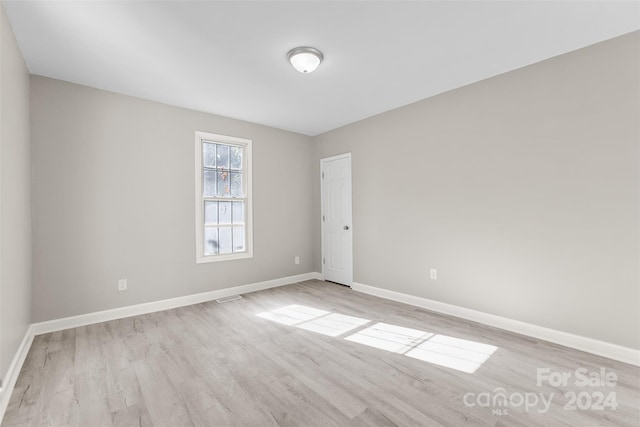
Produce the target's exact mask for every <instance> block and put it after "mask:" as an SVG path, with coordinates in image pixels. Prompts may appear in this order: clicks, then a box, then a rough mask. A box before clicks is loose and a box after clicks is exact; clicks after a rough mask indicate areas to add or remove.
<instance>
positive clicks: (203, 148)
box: [196, 132, 253, 263]
mask: <svg viewBox="0 0 640 427" xmlns="http://www.w3.org/2000/svg"><path fill="white" fill-rule="evenodd" d="M251 212H252V208H251V140H249V139H243V138H235V137H231V136H224V135H216V134H212V133H205V132H196V262H198V263H202V262H214V261H225V260H232V259H241V258H251V257H252V256H253V233H252V229H251V225H252V221H251Z"/></svg>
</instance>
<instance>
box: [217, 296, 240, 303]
mask: <svg viewBox="0 0 640 427" xmlns="http://www.w3.org/2000/svg"><path fill="white" fill-rule="evenodd" d="M240 298H242V297H241V296H240V295H231V296H230V297H224V298H220V299H217V300H216V302H217V303H218V304H222V303H223V302H229V301H235V300H237V299H240Z"/></svg>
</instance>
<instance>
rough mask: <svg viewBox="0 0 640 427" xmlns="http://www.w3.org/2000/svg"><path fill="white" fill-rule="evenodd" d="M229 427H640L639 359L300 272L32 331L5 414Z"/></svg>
mask: <svg viewBox="0 0 640 427" xmlns="http://www.w3.org/2000/svg"><path fill="white" fill-rule="evenodd" d="M493 350H495V351H493ZM484 358H486V360H485V361H483V359H484ZM459 363H460V365H459V366H458V364H459ZM474 363H475V365H474ZM476 368H477V369H476ZM538 368H549V372H551V373H554V374H558V375H560V374H562V373H569V375H571V378H570V379H569V380H568V382H567V384H563V383H560V384H557V383H556V384H553V385H552V384H549V382H548V381H544V382H543V383H542V384H541V385H540V386H538V385H537V369H538ZM579 368H583V369H584V372H585V373H594V374H593V375H596V374H595V373H600V372H601V369H604V370H605V374H606V373H613V374H615V375H616V377H617V380H616V381H615V385H609V386H602V385H599V386H594V387H586V386H580V385H579V384H576V380H577V379H579V378H580V377H579V376H578V377H577V376H576V372H575V371H576V369H579ZM460 369H462V370H460ZM474 369H475V370H474ZM465 370H466V371H465ZM580 372H582V371H580ZM570 393H575V394H576V397H578V398H577V403H576V408H575V410H573V409H570V408H571V405H570V404H571V401H570V400H571V394H570ZM599 393H602V396H603V397H606V396H609V395H610V393H614V395H613V396H614V397H615V402H616V403H617V407H616V408H615V410H614V409H612V408H611V407H606V408H605V409H603V410H596V409H590V408H591V407H592V406H591V405H592V404H594V403H598V401H599V400H600V394H599ZM500 396H503V397H506V399H502V400H501V399H499V397H500ZM534 397H536V398H537V399H538V403H537V405H535V406H533V405H530V406H529V407H528V408H527V407H526V406H525V403H524V402H525V400H526V401H528V402H529V403H530V404H533V402H534ZM542 398H545V399H550V404H549V407H548V410H545V406H544V405H543V403H542V402H541V401H540V400H541V399H542ZM587 400H588V401H587ZM608 403H613V401H612V400H611V399H610V400H609V401H608ZM567 404H569V407H566V405H567ZM581 407H582V409H581ZM227 425H238V426H334V425H335V426H395V425H398V426H416V425H425V426H432V425H434V426H435V425H445V426H460V425H487V426H506V425H527V426H529V425H531V426H552V425H559V426H589V425H615V426H638V425H640V368H636V367H633V366H631V365H626V364H623V363H618V362H614V361H611V360H609V359H604V358H601V357H597V356H593V355H590V354H587V353H583V352H579V351H575V350H571V349H567V348H564V347H561V346H557V345H554V344H550V343H546V342H541V341H538V340H535V339H532V338H528V337H524V336H520V335H517V334H512V333H509V332H505V331H501V330H499V329H495V328H491V327H486V326H483V325H480V324H476V323H472V322H467V321H464V320H460V319H456V318H452V317H448V316H443V315H439V314H435V313H432V312H429V311H426V310H422V309H419V308H416V307H412V306H408V305H404V304H400V303H395V302H391V301H386V300H382V299H379V298H376V297H373V296H369V295H365V294H360V293H357V292H354V291H352V290H350V289H349V288H346V287H343V286H339V285H334V284H329V283H324V282H320V281H307V282H302V283H298V284H294V285H289V286H284V287H280V288H275V289H270V290H266V291H260V292H255V293H251V294H246V295H244V296H243V298H242V299H240V300H236V301H232V302H227V303H224V304H218V303H216V302H208V303H203V304H197V305H193V306H189V307H183V308H178V309H174V310H168V311H164V312H159V313H153V314H148V315H143V316H137V317H131V318H127V319H121V320H115V321H110V322H105V323H99V324H95V325H89V326H84V327H80V328H75V329H69V330H65V331H60V332H55V333H51V334H45V335H40V336H37V337H36V338H35V340H34V343H33V345H32V347H31V349H30V351H29V354H28V356H27V359H26V362H25V364H24V367H23V369H22V371H21V373H20V377H19V378H18V382H17V384H16V388H15V390H14V392H13V395H12V397H11V400H10V403H9V407H8V409H7V412H6V414H5V417H4V420H3V422H2V426H3V427H9V426H83V427H84V426H171V427H175V426H227Z"/></svg>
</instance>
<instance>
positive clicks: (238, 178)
mask: <svg viewBox="0 0 640 427" xmlns="http://www.w3.org/2000/svg"><path fill="white" fill-rule="evenodd" d="M229 175H230V176H231V197H244V192H243V191H242V172H231V173H230V174H229Z"/></svg>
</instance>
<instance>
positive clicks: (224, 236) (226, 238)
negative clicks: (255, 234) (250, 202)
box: [218, 227, 231, 254]
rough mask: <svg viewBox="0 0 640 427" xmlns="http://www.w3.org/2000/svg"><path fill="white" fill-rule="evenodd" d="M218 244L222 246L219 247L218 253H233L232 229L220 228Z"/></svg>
mask: <svg viewBox="0 0 640 427" xmlns="http://www.w3.org/2000/svg"><path fill="white" fill-rule="evenodd" d="M218 243H219V244H220V245H219V247H218V253H221V254H228V253H231V227H220V238H219V240H218Z"/></svg>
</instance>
